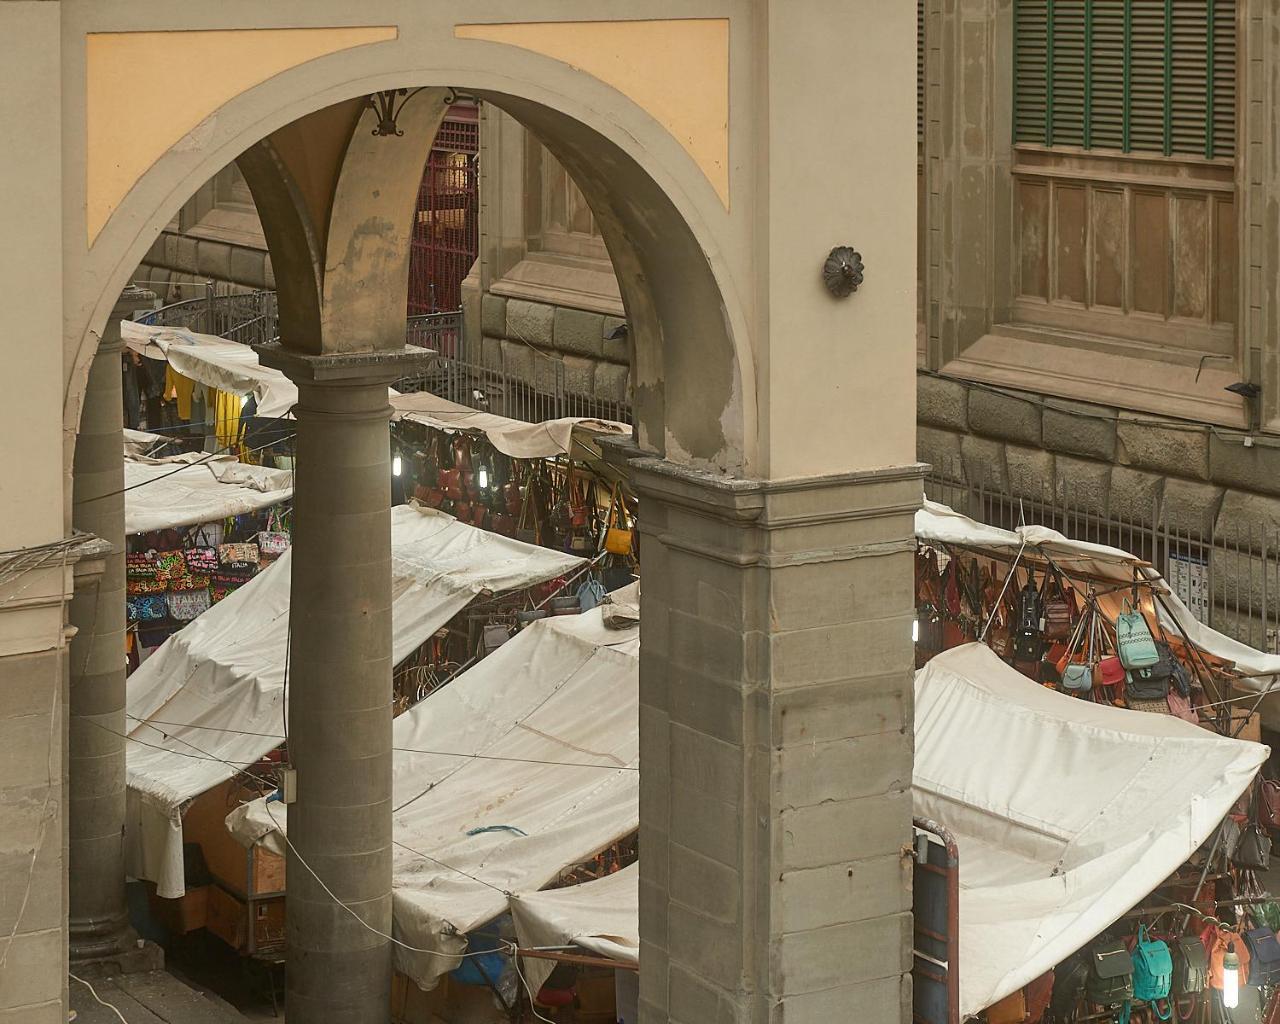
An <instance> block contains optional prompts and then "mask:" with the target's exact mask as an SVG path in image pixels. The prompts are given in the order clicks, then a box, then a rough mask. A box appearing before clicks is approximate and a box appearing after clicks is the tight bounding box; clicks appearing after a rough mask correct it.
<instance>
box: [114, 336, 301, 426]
mask: <svg viewBox="0 0 1280 1024" xmlns="http://www.w3.org/2000/svg"><path fill="white" fill-rule="evenodd" d="M120 335H121V337H122V338H124V342H125V345H127V346H128V347H129V348H130V349H132V350H133V351H134V352H137V353H138V354H139V355H143V356H146V357H147V358H149V359H163V360H167V361H168V363H169V365H170V366H172V367H173V368H174V369H175V370H177V371H178V373H180V374H182V375H183V376H184V377H190V378H191V379H192V380H193V381H195V382H196V383H197V384H203V385H205V386H206V387H211V388H216V389H217V390H219V391H226V392H229V393H231V394H235V395H248V394H251V395H253V397H254V399H255V400H256V402H257V407H258V408H257V415H258V416H263V417H266V418H268V419H274V418H279V417H282V416H288V415H289V414H290V411H291V410H292V409H293V407H294V406H295V405H297V404H298V386H297V385H296V384H294V383H293V381H291V380H290V379H289V378H288V377H286V376H285V375H284V374H283V373H281V372H280V371H279V370H273V369H270V368H269V367H266V366H263V365H262V364H261V363H259V362H258V353H257V352H255V351H254V350H253V349H252V348H250V347H249V346H248V345H241V344H240V343H239V342H235V341H227V339H226V338H218V337H215V336H214V335H212V334H197V333H196V332H195V331H189V330H187V328H185V327H152V326H150V325H148V324H140V323H135V322H134V321H132V320H122V321H121V322H120Z"/></svg>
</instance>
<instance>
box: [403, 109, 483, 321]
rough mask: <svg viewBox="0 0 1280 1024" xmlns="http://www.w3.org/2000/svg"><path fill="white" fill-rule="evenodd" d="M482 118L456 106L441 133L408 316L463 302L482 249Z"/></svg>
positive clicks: (422, 203)
mask: <svg viewBox="0 0 1280 1024" xmlns="http://www.w3.org/2000/svg"><path fill="white" fill-rule="evenodd" d="M479 148H480V122H479V121H478V120H477V110H476V108H475V107H468V106H463V105H460V104H455V105H454V106H453V107H451V108H450V109H449V115H448V116H447V117H446V118H445V120H444V121H443V122H442V123H441V125H440V130H439V132H437V133H436V139H435V144H434V145H433V146H432V148H431V155H430V156H429V157H428V158H427V167H426V170H425V172H424V173H423V176H422V185H421V186H420V187H419V189H418V207H417V210H416V211H415V213H414V220H413V236H412V239H411V240H410V253H409V314H410V315H411V316H412V315H417V314H422V313H438V312H440V311H442V310H453V309H458V308H459V307H460V306H461V305H462V281H463V278H465V277H466V276H467V274H468V273H470V271H471V265H472V264H473V263H475V261H476V256H477V254H478V253H479V251H480V217H479V210H480V180H479V165H478V158H477V155H476V154H477V153H478V151H479Z"/></svg>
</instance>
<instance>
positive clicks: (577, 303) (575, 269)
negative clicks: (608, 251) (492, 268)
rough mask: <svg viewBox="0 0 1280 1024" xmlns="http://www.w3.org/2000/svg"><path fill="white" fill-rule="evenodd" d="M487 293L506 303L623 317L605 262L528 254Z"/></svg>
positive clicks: (618, 298)
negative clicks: (521, 301)
mask: <svg viewBox="0 0 1280 1024" xmlns="http://www.w3.org/2000/svg"><path fill="white" fill-rule="evenodd" d="M489 291H491V292H492V293H493V294H494V295H502V296H505V297H506V298H509V299H527V300H529V301H530V302H545V303H548V304H549V305H552V306H568V307H571V308H573V309H585V310H588V311H589V312H592V313H604V314H606V315H607V316H619V317H622V316H626V312H625V311H624V309H623V307H622V296H621V294H620V293H619V291H618V279H617V278H616V277H615V276H614V273H613V267H612V266H610V264H609V263H608V261H607V260H606V261H601V260H597V259H592V258H588V257H578V256H568V255H564V254H560V253H546V252H531V253H529V254H528V255H527V256H526V257H525V258H524V259H522V260H520V262H519V263H517V264H516V265H515V266H514V267H512V268H511V269H510V270H508V271H507V272H506V273H505V274H503V275H502V277H500V278H498V279H496V280H495V281H494V282H493V284H492V285H490V287H489Z"/></svg>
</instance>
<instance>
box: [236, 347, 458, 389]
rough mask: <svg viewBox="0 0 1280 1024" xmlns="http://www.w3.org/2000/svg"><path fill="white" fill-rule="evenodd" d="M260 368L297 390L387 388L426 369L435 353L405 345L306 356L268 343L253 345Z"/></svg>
mask: <svg viewBox="0 0 1280 1024" xmlns="http://www.w3.org/2000/svg"><path fill="white" fill-rule="evenodd" d="M253 350H254V351H255V352H257V353H258V360H259V361H260V362H261V363H262V365H263V366H269V367H271V368H272V369H275V370H279V371H280V372H281V373H283V374H284V375H285V376H286V377H288V378H289V379H290V380H292V381H293V382H294V383H295V384H297V385H299V387H307V386H326V385H328V386H334V387H342V386H344V385H345V386H351V387H359V386H360V385H375V384H381V385H387V384H391V383H392V382H393V381H396V380H399V379H400V378H401V377H407V376H408V375H409V374H411V373H414V372H417V371H421V370H423V369H425V368H426V367H427V365H428V364H429V363H430V362H431V360H432V359H434V358H435V356H436V353H435V352H433V351H432V350H431V349H429V348H418V347H417V346H415V345H405V346H403V347H401V348H393V349H381V350H378V351H374V352H332V353H323V354H321V355H309V354H308V353H306V352H299V351H297V350H296V349H289V348H285V347H284V346H283V345H281V344H279V343H277V342H272V343H270V344H266V345H254V346H253Z"/></svg>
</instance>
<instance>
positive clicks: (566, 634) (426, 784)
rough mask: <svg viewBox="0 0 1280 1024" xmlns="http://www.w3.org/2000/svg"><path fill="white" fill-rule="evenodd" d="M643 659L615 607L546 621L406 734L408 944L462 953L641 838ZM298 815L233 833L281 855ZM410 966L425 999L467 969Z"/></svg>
mask: <svg viewBox="0 0 1280 1024" xmlns="http://www.w3.org/2000/svg"><path fill="white" fill-rule="evenodd" d="M621 599H624V593H623V592H619V596H618V597H616V598H615V600H621ZM639 650H640V638H639V626H638V625H633V626H630V627H628V628H624V629H620V630H613V629H607V628H605V626H604V624H603V619H602V612H601V609H599V608H597V609H594V610H592V611H589V612H586V613H584V614H582V615H571V616H562V617H556V618H549V619H542V620H541V621H538V622H535V623H533V624H532V625H530V626H529V627H528V628H526V629H524V630H523V631H521V632H520V633H519V634H517V635H516V636H515V637H513V638H512V639H511V640H509V641H508V642H507V643H506V644H504V645H503V646H502V647H500V648H499V649H498V650H497V651H496V652H494V653H493V654H491V655H489V657H487V658H485V659H484V660H483V661H481V662H480V663H479V664H478V665H476V666H475V668H473V669H471V670H470V671H469V672H466V673H464V674H463V675H462V676H460V677H458V678H457V679H455V680H454V681H453V682H452V683H450V684H449V685H448V686H447V687H445V688H444V689H442V690H439V691H437V692H436V693H433V694H432V695H431V696H430V697H428V698H427V699H426V700H425V701H423V702H422V703H421V704H419V705H418V706H417V707H415V708H413V709H411V710H410V711H408V712H406V713H405V714H403V715H401V716H400V717H399V718H398V719H396V722H395V726H394V736H395V746H396V754H395V789H394V805H395V812H394V815H395V817H394V828H395V831H394V839H395V842H396V844H397V846H396V853H395V881H394V890H393V894H394V900H393V911H394V927H395V934H396V936H397V938H399V939H400V940H402V941H403V942H406V943H408V944H409V945H411V946H415V947H418V948H420V949H430V950H435V951H438V952H439V953H443V954H454V955H456V954H458V953H462V952H464V951H465V949H466V934H467V932H469V931H471V930H473V929H475V928H477V927H478V926H480V925H482V924H484V923H485V922H487V921H490V920H492V919H493V918H495V917H497V916H498V915H500V914H501V913H503V912H504V911H505V910H507V909H508V904H509V897H508V895H507V894H508V893H529V892H536V891H537V890H539V889H541V888H542V887H543V886H545V885H547V884H548V883H549V882H552V881H553V880H554V879H555V878H556V877H557V876H558V874H559V873H560V872H561V871H563V870H565V869H566V868H569V867H572V866H573V865H576V864H579V863H581V862H582V861H584V860H586V859H587V858H589V857H591V856H593V855H594V854H595V853H597V852H598V851H600V850H601V849H603V848H605V847H607V846H609V845H610V844H611V843H613V842H616V841H617V840H619V839H621V838H624V837H625V836H627V835H629V834H630V833H631V832H633V831H634V830H635V829H636V827H637V823H638V820H639V804H638V800H639V774H638V771H637V766H638V759H639V735H638V729H637V724H638V720H639V703H638V686H639ZM286 813H287V812H286V810H285V808H284V807H283V806H282V805H280V804H279V803H273V804H269V805H268V804H264V803H263V802H262V801H260V800H259V801H255V802H253V803H250V804H246V805H244V807H242V808H239V809H237V811H235V812H233V813H232V815H231V816H230V817H229V818H228V825H229V827H230V828H231V830H232V831H233V833H235V834H236V836H237V837H238V838H239V839H240V840H241V841H242V842H245V843H246V844H250V843H252V842H254V841H258V840H261V841H264V842H274V843H275V844H276V845H275V848H276V849H279V848H280V847H279V842H280V840H279V837H278V836H274V837H272V836H271V833H273V832H274V831H276V830H277V829H283V828H287V818H286ZM415 851H421V852H420V853H419V852H415ZM396 957H397V961H398V965H399V967H400V969H401V970H402V971H404V972H405V973H406V974H408V975H409V976H410V977H412V978H413V979H414V980H415V981H416V982H417V983H418V984H419V985H420V986H422V987H423V988H431V987H432V986H433V985H435V983H436V981H437V980H438V978H439V977H440V976H441V975H442V974H444V973H445V972H447V971H449V970H451V969H452V968H453V967H456V966H457V965H458V963H460V961H459V960H457V959H455V958H454V957H453V956H449V955H446V956H439V955H431V954H426V953H413V952H409V951H407V950H405V949H403V948H402V947H397V949H396Z"/></svg>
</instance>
